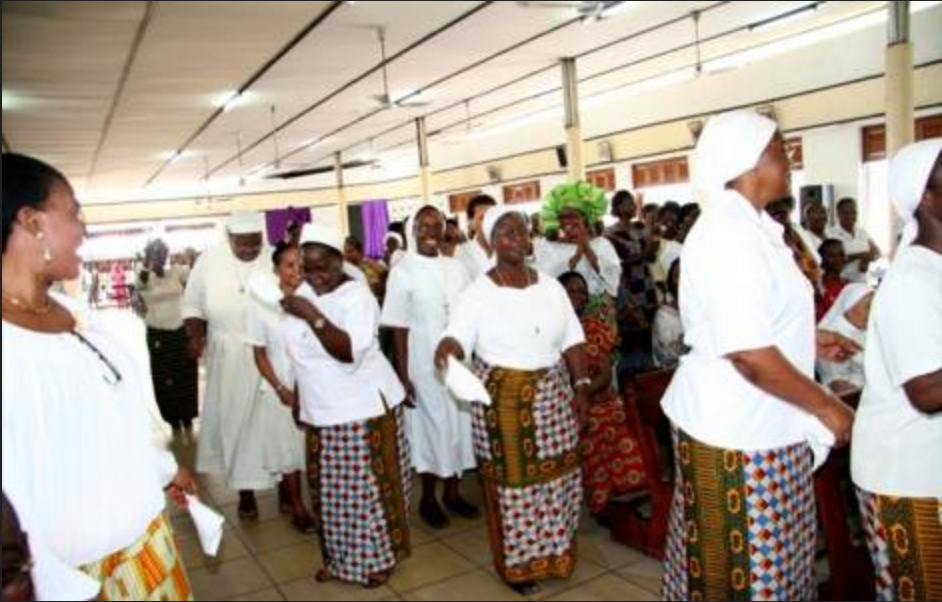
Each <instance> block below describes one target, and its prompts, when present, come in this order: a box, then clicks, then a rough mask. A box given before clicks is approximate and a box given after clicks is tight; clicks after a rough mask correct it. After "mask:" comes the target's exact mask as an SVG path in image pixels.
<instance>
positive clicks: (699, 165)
mask: <svg viewBox="0 0 942 602" xmlns="http://www.w3.org/2000/svg"><path fill="white" fill-rule="evenodd" d="M777 129H778V126H777V125H776V123H775V122H774V121H772V120H771V119H769V118H768V117H763V116H762V115H759V114H758V113H756V112H755V111H750V110H740V111H732V112H730V113H723V114H722V115H717V116H716V117H713V118H711V119H710V120H709V121H708V122H707V124H706V127H704V128H703V133H702V134H700V139H699V140H698V141H697V147H696V149H695V150H694V153H693V162H694V183H695V185H696V186H697V187H698V188H700V189H701V190H703V191H704V192H708V193H716V192H719V191H722V190H723V189H724V188H725V187H726V184H727V183H729V182H731V181H733V180H735V179H736V178H737V177H739V176H741V175H742V174H744V173H745V172H747V171H749V170H750V169H752V168H753V167H755V166H756V163H758V162H759V158H760V157H761V156H762V152H763V151H764V150H765V147H766V146H768V145H769V141H770V140H772V136H774V135H775V131H776V130H777Z"/></svg>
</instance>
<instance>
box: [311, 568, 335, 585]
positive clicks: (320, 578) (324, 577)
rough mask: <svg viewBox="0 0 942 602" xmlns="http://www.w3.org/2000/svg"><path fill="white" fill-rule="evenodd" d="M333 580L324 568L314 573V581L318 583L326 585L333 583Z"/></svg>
mask: <svg viewBox="0 0 942 602" xmlns="http://www.w3.org/2000/svg"><path fill="white" fill-rule="evenodd" d="M333 580H334V576H333V575H331V574H330V571H328V570H327V569H326V568H324V569H320V570H319V571H317V572H316V573H314V581H317V582H318V583H327V582H328V581H333Z"/></svg>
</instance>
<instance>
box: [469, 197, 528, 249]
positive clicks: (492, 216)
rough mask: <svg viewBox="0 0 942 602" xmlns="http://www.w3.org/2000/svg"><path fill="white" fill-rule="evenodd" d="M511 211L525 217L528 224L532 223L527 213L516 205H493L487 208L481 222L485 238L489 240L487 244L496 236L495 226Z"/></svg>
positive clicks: (524, 219)
mask: <svg viewBox="0 0 942 602" xmlns="http://www.w3.org/2000/svg"><path fill="white" fill-rule="evenodd" d="M511 213H516V214H518V215H519V216H520V217H522V218H523V221H525V222H526V223H528V224H529V223H530V217H529V216H528V215H527V213H526V212H525V211H523V210H522V209H520V208H517V207H515V206H514V205H497V206H494V207H491V208H490V209H488V210H487V213H485V214H484V222H483V223H482V224H481V229H482V230H484V240H486V241H487V244H491V241H492V239H493V238H494V228H496V227H497V222H499V221H500V220H502V219H503V218H504V217H505V216H507V215H510V214H511Z"/></svg>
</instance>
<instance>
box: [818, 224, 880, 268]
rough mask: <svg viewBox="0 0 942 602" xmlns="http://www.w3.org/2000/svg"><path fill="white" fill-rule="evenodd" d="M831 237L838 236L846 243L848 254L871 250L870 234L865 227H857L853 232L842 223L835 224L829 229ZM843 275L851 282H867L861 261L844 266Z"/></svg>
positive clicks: (845, 251)
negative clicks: (841, 224)
mask: <svg viewBox="0 0 942 602" xmlns="http://www.w3.org/2000/svg"><path fill="white" fill-rule="evenodd" d="M828 237H829V238H836V239H837V240H839V241H841V242H842V243H844V253H846V254H847V255H848V256H850V255H856V254H858V253H866V252H867V251H869V250H870V235H869V234H867V231H866V230H864V229H863V228H859V227H858V228H855V229H854V233H853V234H851V233H850V232H848V231H847V230H845V229H844V228H842V227H841V226H840V225H837V226H834V227H833V228H831V229H830V230H828ZM841 275H842V276H843V277H844V279H845V280H847V281H849V282H866V281H867V273H866V272H862V271H861V270H860V262H859V261H852V262H850V263H848V264H847V265H846V266H844V270H843V271H842V272H841Z"/></svg>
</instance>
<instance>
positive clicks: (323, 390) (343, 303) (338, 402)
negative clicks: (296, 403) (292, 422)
mask: <svg viewBox="0 0 942 602" xmlns="http://www.w3.org/2000/svg"><path fill="white" fill-rule="evenodd" d="M295 294H297V295H298V296H300V297H303V298H304V299H307V300H308V301H310V302H311V303H313V304H314V305H315V306H316V307H317V309H318V310H320V312H321V313H322V314H323V315H324V317H325V318H326V319H327V320H329V321H330V322H331V323H332V324H333V325H334V326H336V327H337V328H339V329H341V330H343V331H344V332H346V333H347V335H348V336H349V337H350V346H351V350H352V352H353V363H351V364H345V363H341V362H339V361H337V360H336V359H335V358H334V357H333V356H332V355H330V354H329V353H328V352H327V350H326V349H324V346H323V345H322V344H321V342H320V339H319V338H318V337H317V335H316V334H314V331H313V329H312V327H311V325H309V324H308V323H306V322H304V321H302V320H299V319H297V318H294V317H289V318H288V324H287V325H286V326H285V332H286V338H287V345H288V353H289V354H290V356H291V360H292V362H293V363H294V372H295V374H296V375H297V379H298V390H299V392H300V396H301V420H302V421H304V422H305V423H307V424H310V425H313V426H319V427H323V426H336V425H339V424H347V423H351V422H358V421H361V420H367V419H370V418H376V417H377V416H382V415H383V414H384V413H385V411H386V408H387V407H388V408H390V409H392V408H395V407H397V406H399V404H401V403H402V401H403V400H404V399H405V396H406V392H405V389H403V387H402V383H400V382H399V377H398V376H396V373H395V371H394V370H393V368H392V366H391V365H390V364H389V361H388V360H387V359H386V357H385V356H384V355H383V353H382V351H381V350H380V347H379V339H378V336H377V334H378V331H379V315H380V312H379V305H378V304H377V303H376V298H375V297H373V293H372V292H371V291H370V289H369V288H368V287H367V286H365V285H363V284H361V283H359V282H356V281H348V282H345V283H344V284H342V285H340V286H339V287H338V288H337V289H336V290H334V291H333V292H331V293H329V294H327V295H322V296H318V295H317V293H315V292H314V290H313V289H312V288H311V287H310V286H309V285H308V284H302V285H301V288H299V289H298V290H297V292H296V293H295ZM384 400H385V404H386V405H385V406H384V405H383V401H384Z"/></svg>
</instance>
